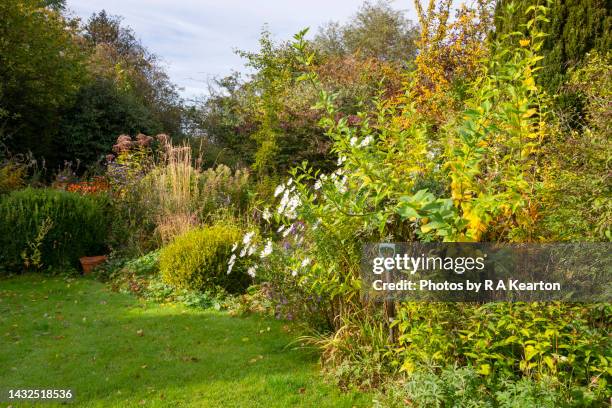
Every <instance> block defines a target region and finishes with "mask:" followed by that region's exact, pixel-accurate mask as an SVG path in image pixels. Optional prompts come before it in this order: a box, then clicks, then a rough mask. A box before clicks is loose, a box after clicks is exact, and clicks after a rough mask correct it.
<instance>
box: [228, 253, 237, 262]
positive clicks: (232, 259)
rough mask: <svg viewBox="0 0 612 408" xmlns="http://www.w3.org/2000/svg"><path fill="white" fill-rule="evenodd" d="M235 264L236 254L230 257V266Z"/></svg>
mask: <svg viewBox="0 0 612 408" xmlns="http://www.w3.org/2000/svg"><path fill="white" fill-rule="evenodd" d="M234 262H236V254H232V256H230V260H229V262H228V264H233V263H234Z"/></svg>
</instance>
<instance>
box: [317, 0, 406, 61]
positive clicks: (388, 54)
mask: <svg viewBox="0 0 612 408" xmlns="http://www.w3.org/2000/svg"><path fill="white" fill-rule="evenodd" d="M417 37H418V30H417V27H416V26H415V25H414V24H413V23H412V22H411V21H410V20H408V19H407V18H406V17H405V16H404V13H403V12H402V11H398V10H394V9H393V8H392V7H391V5H390V3H389V1H388V0H379V1H378V2H377V3H374V4H372V3H370V2H367V1H366V2H365V3H364V4H363V6H362V7H361V9H360V10H359V11H358V12H357V14H355V16H354V17H353V18H352V19H351V21H350V22H348V23H347V24H345V25H340V24H339V23H337V22H331V23H329V24H327V25H325V26H323V27H321V28H320V29H319V33H318V35H317V36H316V38H315V40H314V43H315V46H316V47H317V48H318V49H319V50H320V51H321V52H322V53H323V54H326V55H336V56H337V55H344V54H355V53H358V54H360V55H361V56H363V57H374V58H378V59H380V60H383V61H398V62H401V63H402V64H406V63H407V62H408V61H411V60H412V59H413V58H414V56H415V55H416V47H415V44H414V42H415V40H416V39H417Z"/></svg>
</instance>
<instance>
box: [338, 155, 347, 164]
mask: <svg viewBox="0 0 612 408" xmlns="http://www.w3.org/2000/svg"><path fill="white" fill-rule="evenodd" d="M345 161H346V156H339V157H338V166H342V163H344V162H345Z"/></svg>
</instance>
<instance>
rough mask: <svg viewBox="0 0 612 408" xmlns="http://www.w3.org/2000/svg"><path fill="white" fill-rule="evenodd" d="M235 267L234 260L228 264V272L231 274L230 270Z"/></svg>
mask: <svg viewBox="0 0 612 408" xmlns="http://www.w3.org/2000/svg"><path fill="white" fill-rule="evenodd" d="M233 267H234V263H233V262H230V264H229V265H227V274H228V275H229V274H230V272H231V271H232V268H233Z"/></svg>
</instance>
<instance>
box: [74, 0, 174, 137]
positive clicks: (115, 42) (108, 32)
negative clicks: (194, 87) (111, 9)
mask: <svg viewBox="0 0 612 408" xmlns="http://www.w3.org/2000/svg"><path fill="white" fill-rule="evenodd" d="M83 36H84V38H85V40H86V41H87V43H88V44H89V46H90V47H91V48H92V52H93V57H92V59H91V61H90V64H89V65H90V70H91V72H92V73H93V74H94V75H95V76H96V77H99V76H102V77H105V78H108V79H110V80H112V81H114V82H115V83H116V84H117V86H118V87H120V88H121V89H123V90H124V91H129V92H130V93H132V94H134V96H135V97H137V98H138V99H140V100H141V101H142V103H143V105H144V106H146V107H147V109H148V110H149V112H150V114H151V117H152V118H153V119H154V120H156V121H157V122H159V123H160V124H161V126H162V128H163V131H164V132H166V133H169V134H171V135H179V134H180V133H181V120H182V101H181V99H180V96H179V94H178V88H177V87H176V85H175V84H173V83H172V82H171V81H170V78H169V77H168V74H167V73H166V72H165V71H164V69H163V68H162V67H161V64H160V61H159V58H158V57H157V56H156V55H155V54H153V53H151V52H150V51H149V50H148V49H147V48H146V47H145V46H144V45H143V44H142V43H141V42H140V41H138V39H137V38H136V35H135V33H134V31H133V30H132V29H131V28H130V27H127V26H123V25H122V23H121V18H120V17H118V16H111V15H109V14H107V13H106V11H104V10H102V11H100V12H99V13H96V14H94V15H92V16H91V18H90V19H89V20H88V22H87V24H86V25H85V27H84V34H83Z"/></svg>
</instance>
